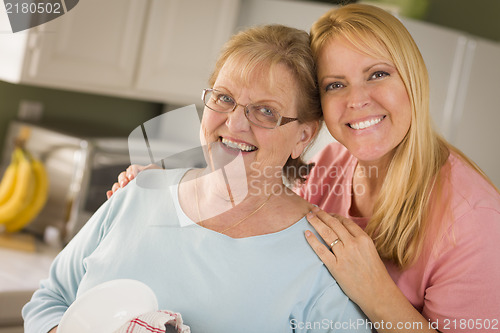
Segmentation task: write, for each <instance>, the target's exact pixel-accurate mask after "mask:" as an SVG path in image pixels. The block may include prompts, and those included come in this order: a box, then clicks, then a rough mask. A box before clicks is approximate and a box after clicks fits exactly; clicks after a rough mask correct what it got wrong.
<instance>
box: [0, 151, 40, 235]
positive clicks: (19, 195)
mask: <svg viewBox="0 0 500 333" xmlns="http://www.w3.org/2000/svg"><path fill="white" fill-rule="evenodd" d="M48 188H49V182H48V178H47V172H46V171H45V167H44V165H43V164H42V162H41V161H39V160H37V159H34V158H33V157H32V156H31V155H30V154H29V153H28V152H27V151H25V150H24V149H22V148H21V147H16V148H15V149H14V151H13V153H12V159H11V163H10V165H9V166H8V167H7V169H6V170H5V173H4V175H3V177H2V182H1V183H0V226H1V225H4V228H5V230H6V231H7V232H15V231H18V230H21V229H22V228H23V227H24V226H26V225H27V224H28V223H30V222H31V221H32V220H33V219H34V218H35V217H36V216H37V215H38V213H39V212H40V210H41V209H42V208H43V206H44V205H45V202H46V201H47V194H48Z"/></svg>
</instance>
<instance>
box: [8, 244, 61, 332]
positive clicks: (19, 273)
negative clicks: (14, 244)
mask: <svg viewBox="0 0 500 333" xmlns="http://www.w3.org/2000/svg"><path fill="white" fill-rule="evenodd" d="M59 250H60V249H55V248H52V247H49V246H47V245H43V244H37V251H35V252H26V251H19V250H12V249H7V248H1V247H0V330H1V328H2V327H11V326H15V325H22V318H21V309H22V307H23V306H24V304H26V303H27V302H28V301H29V299H30V298H31V295H32V294H33V292H34V291H35V290H36V289H38V287H39V284H40V280H43V279H45V278H47V277H48V275H49V268H50V265H51V263H52V261H53V260H54V258H55V257H56V255H57V254H58V253H59Z"/></svg>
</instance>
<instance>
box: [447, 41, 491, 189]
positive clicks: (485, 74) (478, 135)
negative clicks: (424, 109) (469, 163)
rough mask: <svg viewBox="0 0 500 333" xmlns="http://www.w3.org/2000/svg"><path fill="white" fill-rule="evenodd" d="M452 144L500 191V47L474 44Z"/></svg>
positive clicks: (472, 44) (473, 42) (480, 43)
mask: <svg viewBox="0 0 500 333" xmlns="http://www.w3.org/2000/svg"><path fill="white" fill-rule="evenodd" d="M469 51H470V52H469V54H468V57H467V58H468V61H467V66H466V68H465V70H464V71H465V79H464V81H463V82H462V86H461V90H460V91H459V94H458V95H459V99H460V102H461V103H460V105H459V107H458V108H457V114H456V116H455V119H454V122H453V124H454V126H455V129H454V132H453V137H452V143H454V144H455V145H456V146H457V147H458V148H459V149H461V150H462V151H463V152H464V153H465V154H466V155H467V156H469V157H470V158H471V159H472V160H474V162H476V163H477V164H478V165H479V167H480V168H481V169H483V171H484V172H485V173H486V174H487V175H488V176H489V177H490V178H491V180H492V181H493V183H494V184H495V185H496V186H497V187H500V149H499V147H498V145H499V144H500V125H499V124H500V79H499V78H500V65H499V64H498V62H499V60H500V43H494V42H490V41H487V40H471V41H470V48H469Z"/></svg>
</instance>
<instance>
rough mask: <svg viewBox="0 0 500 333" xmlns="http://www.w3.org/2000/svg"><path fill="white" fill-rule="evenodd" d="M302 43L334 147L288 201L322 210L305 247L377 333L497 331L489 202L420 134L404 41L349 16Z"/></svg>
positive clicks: (356, 7) (414, 70)
mask: <svg viewBox="0 0 500 333" xmlns="http://www.w3.org/2000/svg"><path fill="white" fill-rule="evenodd" d="M311 39H312V42H311V47H312V50H313V54H314V57H315V61H316V63H317V75H318V81H319V88H320V94H321V104H322V109H323V113H324V119H325V124H326V126H327V127H328V129H329V131H330V133H331V134H332V135H333V136H334V137H335V138H336V139H337V141H338V142H337V143H332V144H331V145H329V146H327V147H326V148H325V149H324V150H322V151H321V152H320V153H319V154H318V155H317V156H316V157H315V158H314V159H313V161H314V162H315V163H316V165H315V167H314V168H313V170H312V172H311V173H310V174H309V175H308V179H307V182H306V184H305V185H304V186H303V187H300V188H298V190H297V192H298V193H299V194H300V195H301V196H302V197H303V198H305V199H307V200H308V201H309V202H311V203H312V204H315V205H317V206H319V208H321V209H323V210H324V211H323V210H321V209H319V208H313V212H312V213H311V214H309V215H308V220H309V221H310V223H311V224H312V225H313V226H314V228H315V229H316V230H317V231H318V233H319V234H320V235H321V238H322V239H323V240H324V243H325V244H328V246H325V245H324V243H321V242H319V241H318V239H317V237H316V236H315V235H314V234H312V233H310V232H306V238H307V240H308V242H309V243H310V245H311V246H312V248H313V249H314V251H315V252H316V253H317V254H318V256H319V257H320V258H321V259H322V261H323V262H324V263H325V264H326V265H327V267H328V269H329V270H330V272H331V274H332V275H333V276H334V277H335V279H336V280H337V282H338V283H339V284H340V286H341V287H342V290H343V291H344V292H345V293H346V294H347V295H348V296H349V297H350V298H351V299H352V300H354V301H355V302H356V303H357V304H358V305H359V306H360V307H361V309H362V310H363V311H364V313H365V314H366V315H367V316H368V317H369V318H370V320H371V321H372V324H373V327H374V328H376V329H377V331H378V332H435V331H436V330H440V331H450V332H491V331H494V330H498V329H499V328H500V318H499V317H500V312H499V310H498V309H500V256H499V255H498V254H499V253H500V245H499V244H500V243H499V242H498V239H500V194H499V191H498V189H496V188H495V186H494V185H493V184H492V183H491V182H490V181H489V180H488V178H487V177H486V176H485V175H484V173H483V172H482V171H481V170H480V169H479V168H478V167H477V166H476V165H475V164H474V163H473V162H472V161H471V160H469V159H468V158H467V157H466V156H464V155H463V154H462V153H461V152H460V151H459V150H458V149H456V148H455V147H453V146H452V145H450V144H449V143H448V142H446V141H445V140H444V139H443V138H441V137H440V136H439V135H438V134H436V132H435V131H434V130H433V129H432V126H431V120H430V115H429V82H428V75H427V71H426V67H425V64H424V61H423V59H422V56H421V54H420V52H419V50H418V48H417V46H416V44H415V42H414V41H413V39H412V37H411V35H410V34H409V33H408V31H407V30H406V29H405V27H404V26H403V24H401V22H400V21H399V20H397V19H396V18H395V17H393V16H392V15H390V14H388V13H387V12H385V11H383V10H381V9H378V8H376V7H373V6H369V5H361V4H351V5H346V6H343V7H340V8H338V9H333V10H331V11H329V12H327V13H325V14H324V15H323V16H322V17H321V18H320V19H318V21H317V22H316V23H315V24H314V25H313V27H312V29H311ZM140 169H141V168H138V167H137V166H133V167H130V168H129V169H127V172H126V173H122V174H120V176H119V183H120V185H121V186H124V185H125V184H126V183H127V182H128V179H130V178H133V177H134V175H135V174H136V173H137V172H138V171H139V170H140ZM117 187H119V185H118V184H116V185H114V187H113V190H116V188H117ZM110 193H111V192H110ZM110 193H108V195H109V194H110ZM326 212H328V213H335V214H338V215H335V217H332V216H331V215H330V214H327V213H326Z"/></svg>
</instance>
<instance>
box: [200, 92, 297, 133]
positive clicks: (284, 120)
mask: <svg viewBox="0 0 500 333" xmlns="http://www.w3.org/2000/svg"><path fill="white" fill-rule="evenodd" d="M214 91H216V92H220V93H224V92H222V91H220V90H217V89H213V88H206V89H203V92H202V94H201V100H202V101H203V104H204V105H205V106H206V107H207V108H209V109H210V110H212V111H214V112H218V113H231V112H234V110H236V108H237V107H238V106H241V107H243V110H244V111H245V112H244V114H245V117H246V118H247V120H248V121H249V122H250V123H251V124H253V125H255V126H258V127H261V128H266V129H275V128H277V127H280V126H283V125H286V124H288V123H291V122H293V121H295V120H299V118H290V117H285V116H282V115H281V114H280V113H279V112H278V111H275V112H276V113H277V114H278V116H279V119H278V122H277V123H276V126H274V127H266V126H262V125H259V124H256V123H254V122H253V121H252V120H250V118H249V116H248V114H249V113H250V112H249V109H248V106H249V105H252V104H254V103H248V104H247V105H243V104H238V103H236V100H235V99H234V98H233V97H232V96H231V98H233V101H234V106H233V108H232V109H231V111H219V110H214V109H212V108H211V107H209V106H208V105H207V104H206V103H205V96H206V94H207V93H208V92H214ZM228 95H229V94H228Z"/></svg>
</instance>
